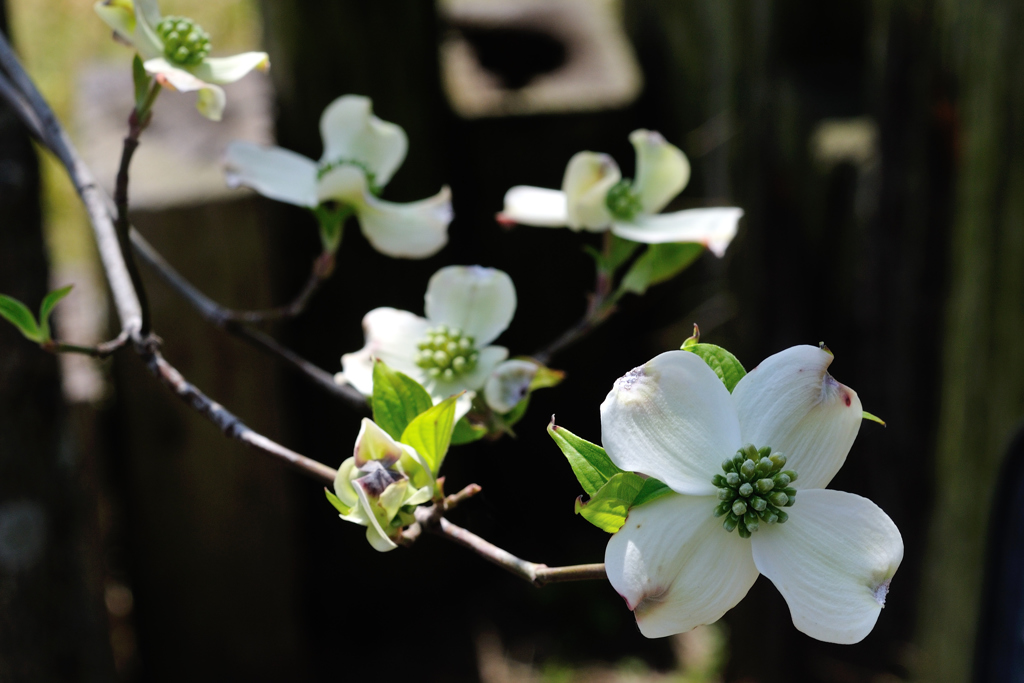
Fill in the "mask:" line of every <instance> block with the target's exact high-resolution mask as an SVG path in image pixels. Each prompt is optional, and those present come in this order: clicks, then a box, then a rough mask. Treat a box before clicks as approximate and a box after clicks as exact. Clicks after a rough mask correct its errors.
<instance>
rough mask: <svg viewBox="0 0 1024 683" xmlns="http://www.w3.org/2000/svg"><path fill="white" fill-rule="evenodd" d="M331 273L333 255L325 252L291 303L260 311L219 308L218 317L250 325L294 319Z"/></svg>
mask: <svg viewBox="0 0 1024 683" xmlns="http://www.w3.org/2000/svg"><path fill="white" fill-rule="evenodd" d="M332 272H334V254H332V253H331V252H329V251H325V252H323V253H322V254H320V256H318V257H317V258H316V260H315V261H313V268H312V269H311V271H310V273H309V280H307V281H306V285H305V286H304V287H303V288H302V291H301V292H299V293H298V295H297V296H296V297H295V298H294V299H293V300H292V301H291V303H289V304H286V305H284V306H278V307H277V308H268V309H265V310H262V311H238V310H233V309H230V308H225V307H223V306H220V307H219V308H220V315H222V316H223V317H224V318H225V319H226V320H232V321H235V322H239V323H250V324H251V323H262V322H267V321H271V320H283V319H285V318H295V317H297V316H298V315H299V314H301V313H302V312H303V311H304V310H306V306H307V305H308V304H309V300H310V299H312V298H313V295H314V294H316V293H317V291H318V290H319V289H320V286H321V285H322V284H323V283H324V282H326V281H327V279H328V278H329V277H330V276H331V273H332Z"/></svg>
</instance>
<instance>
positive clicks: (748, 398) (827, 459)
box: [732, 346, 862, 489]
mask: <svg viewBox="0 0 1024 683" xmlns="http://www.w3.org/2000/svg"><path fill="white" fill-rule="evenodd" d="M831 363H832V354H830V353H828V352H826V351H822V350H821V349H819V348H818V347H816V346H794V347H792V348H789V349H786V350H785V351H781V352H779V353H776V354H775V355H774V356H769V357H768V358H766V359H764V360H763V361H761V364H760V365H758V366H757V367H756V368H754V369H753V370H751V371H750V372H749V373H747V375H746V377H744V378H743V379H741V380H740V381H739V384H737V385H736V388H735V389H733V392H732V399H733V403H734V405H735V406H736V414H737V415H739V418H740V431H741V433H742V437H743V443H752V444H754V445H755V446H757V447H758V448H762V447H764V446H771V447H772V448H773V449H774V450H778V451H782V453H783V454H785V456H786V459H787V460H786V469H787V470H794V471H795V472H796V473H797V474H798V475H799V478H798V479H797V481H796V482H794V484H793V486H794V487H795V488H798V489H819V488H825V486H827V485H828V483H829V482H830V481H832V477H834V476H835V474H836V472H838V471H839V468H840V467H842V466H843V463H844V462H845V461H846V455H847V453H849V452H850V447H851V446H852V445H853V440H854V439H855V438H857V432H858V431H859V430H860V423H861V420H862V409H861V405H860V399H859V398H857V392H855V391H854V390H853V389H850V388H849V387H846V386H843V385H842V384H840V383H839V382H837V381H835V380H834V379H833V378H832V376H831V375H829V374H828V372H826V370H827V369H828V366H829V364H831Z"/></svg>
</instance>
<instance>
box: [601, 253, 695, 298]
mask: <svg viewBox="0 0 1024 683" xmlns="http://www.w3.org/2000/svg"><path fill="white" fill-rule="evenodd" d="M703 251H704V247H703V246H702V245H700V244H696V243H694V242H683V243H673V242H666V243H665V244H652V245H650V246H648V247H647V251H645V252H644V253H643V254H641V255H640V258H638V259H637V260H636V261H634V262H633V265H632V266H630V268H629V270H628V271H626V274H625V275H624V276H623V278H622V283H621V284H620V285H619V289H620V290H622V291H625V292H633V293H634V294H643V293H644V292H646V291H647V288H648V287H650V286H651V285H656V284H658V283H659V282H664V281H666V280H670V279H671V278H673V277H675V276H676V275H678V274H679V273H681V272H682V271H683V270H685V269H686V267H687V266H689V265H690V264H691V263H693V262H694V261H696V260H697V257H698V256H700V255H701V252H703Z"/></svg>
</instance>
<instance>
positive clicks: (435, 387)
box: [423, 346, 508, 417]
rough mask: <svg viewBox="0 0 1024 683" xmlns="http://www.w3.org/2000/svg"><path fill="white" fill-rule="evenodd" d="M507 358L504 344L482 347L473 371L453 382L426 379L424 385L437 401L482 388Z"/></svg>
mask: <svg viewBox="0 0 1024 683" xmlns="http://www.w3.org/2000/svg"><path fill="white" fill-rule="evenodd" d="M506 358H508V349H506V348H505V347H504V346H487V347H484V348H482V349H480V357H479V358H477V359H476V367H475V368H473V371H472V372H470V373H467V374H465V375H462V376H461V377H456V378H455V379H454V380H453V381H451V382H445V381H444V380H439V379H426V380H425V381H424V384H423V386H425V387H426V388H427V391H429V392H430V395H431V397H433V398H434V399H435V403H436V402H437V401H438V400H443V399H446V398H448V397H449V396H454V395H455V394H457V393H459V392H460V391H476V390H478V389H482V388H483V386H484V384H486V383H487V378H488V377H490V376H491V374H492V373H493V372H494V369H495V368H496V367H498V365H500V364H501V362H502V361H503V360H505V359H506ZM456 414H458V408H457V409H456ZM464 414H465V413H463V415H464ZM459 417H461V415H459Z"/></svg>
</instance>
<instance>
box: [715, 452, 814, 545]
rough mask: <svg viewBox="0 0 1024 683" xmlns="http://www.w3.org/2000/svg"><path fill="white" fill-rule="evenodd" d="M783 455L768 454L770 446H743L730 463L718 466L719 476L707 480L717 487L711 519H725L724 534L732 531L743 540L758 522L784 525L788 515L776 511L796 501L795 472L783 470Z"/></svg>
mask: <svg viewBox="0 0 1024 683" xmlns="http://www.w3.org/2000/svg"><path fill="white" fill-rule="evenodd" d="M785 466H786V456H785V455H783V454H782V453H772V449H771V446H765V447H764V448H760V449H758V448H755V447H754V446H753V445H751V444H747V445H746V446H744V447H743V448H741V449H739V450H738V451H736V455H734V456H733V457H732V459H731V460H726V461H725V462H723V463H722V470H723V472H724V473H723V474H716V475H715V476H714V477H712V479H711V483H713V484H714V485H715V486H716V487H718V499H719V500H720V501H722V502H721V503H719V504H718V505H717V506H716V507H715V512H714V515H715V517H721V516H723V515H724V516H725V522H723V523H722V526H723V527H725V530H726V531H732V530H733V529H736V530H737V531H738V532H739V534H740V536H742V537H743V538H750V535H751V534H752V533H754V532H755V531H757V529H758V527H759V525H760V523H761V522H764V523H765V524H775V523H776V522H778V523H779V524H784V523H785V522H786V520H787V519H789V515H788V514H786V512H784V511H783V510H781V509H780V508H784V507H786V508H788V507H792V506H793V503H795V502H796V489H794V488H793V487H791V486H790V483H792V482H794V481H796V472H794V471H793V470H783V469H782V468H783V467H785Z"/></svg>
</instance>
